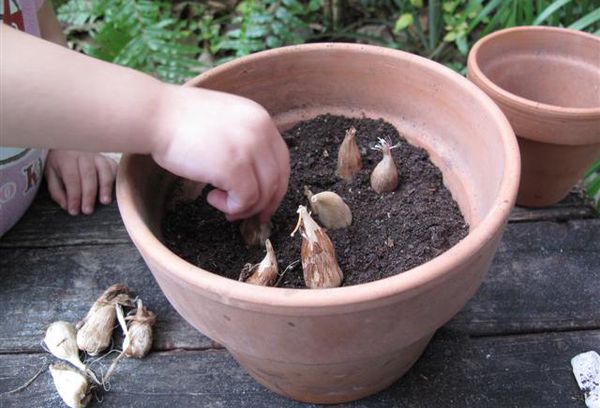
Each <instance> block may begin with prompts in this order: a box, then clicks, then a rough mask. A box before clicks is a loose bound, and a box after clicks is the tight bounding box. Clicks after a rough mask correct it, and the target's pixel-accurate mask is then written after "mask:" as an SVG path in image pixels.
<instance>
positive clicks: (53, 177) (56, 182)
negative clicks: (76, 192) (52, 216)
mask: <svg viewBox="0 0 600 408" xmlns="http://www.w3.org/2000/svg"><path fill="white" fill-rule="evenodd" d="M46 183H48V192H49V193H50V197H52V199H53V200H54V201H55V202H56V203H57V204H58V205H60V207H61V208H62V209H63V210H66V209H67V195H66V193H65V188H64V186H63V184H62V183H61V181H60V178H59V177H58V175H57V174H56V171H55V170H54V168H53V167H52V166H46Z"/></svg>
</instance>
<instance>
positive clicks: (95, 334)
mask: <svg viewBox="0 0 600 408" xmlns="http://www.w3.org/2000/svg"><path fill="white" fill-rule="evenodd" d="M115 304H120V305H126V306H130V305H131V297H130V295H129V289H128V288H127V286H125V285H123V284H116V285H113V286H111V287H109V288H108V289H106V290H105V291H104V293H103V294H102V295H101V296H100V297H99V298H98V299H97V300H96V302H94V304H93V305H92V307H91V308H90V311H89V312H88V314H87V315H86V316H85V318H84V319H83V320H82V321H81V322H79V323H78V324H77V328H78V331H77V346H78V347H79V349H80V350H83V351H85V352H87V353H88V354H89V355H92V356H95V355H97V354H99V353H100V352H101V351H103V350H105V349H106V348H108V346H109V345H110V342H111V338H112V332H113V328H114V325H115V320H116V314H115Z"/></svg>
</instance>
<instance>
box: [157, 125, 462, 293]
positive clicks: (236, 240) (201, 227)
mask: <svg viewBox="0 0 600 408" xmlns="http://www.w3.org/2000/svg"><path fill="white" fill-rule="evenodd" d="M352 126H354V127H355V128H356V130H357V132H356V141H357V143H358V146H359V148H360V149H361V152H362V160H363V169H362V170H361V171H360V173H359V174H358V175H357V177H356V178H355V180H354V181H353V182H352V183H349V184H348V183H346V182H344V181H342V180H340V179H338V178H337V177H336V176H335V174H334V172H335V168H336V163H337V152H338V147H339V146H340V144H341V142H342V140H343V138H344V135H345V133H346V130H347V129H349V128H350V127H352ZM283 137H284V139H285V141H286V143H287V145H288V147H289V149H290V155H291V167H292V174H291V178H290V184H289V189H288V193H287V196H286V197H285V199H284V200H283V202H282V204H281V206H280V208H279V210H278V211H277V212H276V214H275V215H274V217H273V220H272V221H273V232H272V235H271V238H270V239H271V242H272V243H273V246H274V248H275V251H276V253H277V258H278V262H279V271H280V273H281V272H283V271H284V270H285V269H286V268H287V267H288V266H290V265H291V267H289V268H288V270H287V271H286V273H285V274H284V275H283V276H282V277H281V278H280V279H279V281H278V286H282V287H292V288H303V287H304V279H303V276H302V265H301V264H300V263H298V262H295V261H298V260H299V259H300V244H301V240H302V238H301V236H300V234H296V235H295V236H294V237H290V232H291V231H292V230H293V229H294V226H295V225H296V222H297V220H298V215H297V213H296V210H297V209H298V205H300V204H302V205H307V206H308V201H307V199H306V197H305V196H304V195H303V187H304V186H305V185H307V186H308V187H309V188H310V189H311V190H312V192H313V193H315V194H316V193H319V192H321V191H326V190H329V191H334V192H336V193H337V194H339V195H340V196H341V197H342V198H343V199H344V201H345V202H346V203H347V204H348V206H349V207H350V209H351V211H352V216H353V219H352V225H351V226H350V227H348V228H346V229H341V230H334V231H328V235H329V237H330V238H331V240H332V242H333V244H334V246H335V249H336V255H337V260H338V263H339V265H340V267H341V269H342V271H343V272H344V282H343V285H344V286H348V285H356V284H359V283H365V282H370V281H373V280H377V279H382V278H386V277H388V276H391V275H394V274H397V273H400V272H403V271H406V270H408V269H411V268H413V267H415V266H418V265H420V264H422V263H424V262H427V261H429V260H431V259H432V258H434V257H436V256H438V255H440V254H441V253H442V252H444V251H446V250H448V249H449V248H450V247H452V246H453V245H454V244H456V243H457V242H458V241H460V240H461V239H462V238H464V237H465V236H466V235H467V232H468V225H467V223H466V222H465V220H464V218H463V216H462V214H461V213H460V210H459V209H458V205H457V204H456V202H455V201H454V200H453V199H452V196H451V194H450V192H449V191H448V190H447V189H446V187H444V184H443V182H442V174H441V172H440V171H439V169H438V168H437V167H436V166H435V165H433V164H432V163H431V161H430V160H429V158H428V154H427V152H426V151H425V150H423V149H421V148H418V147H415V146H413V145H410V144H409V143H408V142H407V141H406V140H405V139H404V138H403V137H401V136H400V135H399V134H398V131H397V130H396V128H394V127H393V126H392V125H391V124H389V123H387V122H385V121H383V120H382V119H379V120H373V119H351V118H345V117H341V116H332V115H322V116H319V117H317V118H314V119H312V120H308V121H305V122H301V123H298V124H297V125H296V126H295V127H293V128H292V129H290V130H288V131H286V132H285V133H284V134H283ZM378 138H383V139H386V140H388V141H391V144H398V147H397V148H396V149H394V150H393V156H394V161H395V163H396V165H397V167H398V171H399V174H400V178H399V179H400V182H399V185H398V188H397V189H396V191H394V192H391V193H385V194H383V195H379V194H377V193H375V192H374V191H373V189H372V188H371V186H370V182H369V176H370V174H371V171H372V170H373V168H374V167H375V166H376V165H377V163H378V162H379V161H380V160H381V153H380V152H378V151H375V150H372V149H371V148H370V147H371V146H373V145H374V144H375V143H376V142H377V140H378ZM315 220H316V221H317V222H318V216H315ZM162 230H163V236H164V242H165V244H166V245H167V247H169V248H170V249H171V250H172V251H173V252H175V253H176V254H177V255H179V256H181V257H182V258H184V259H186V260H187V261H188V262H191V263H192V264H195V265H198V266H200V267H202V268H204V269H206V270H209V271H212V272H215V273H218V274H220V275H222V276H226V277H228V278H231V279H236V280H237V279H238V276H239V273H240V271H241V270H242V267H243V266H244V264H245V263H258V262H260V261H261V260H262V258H263V257H264V255H265V252H264V248H262V247H261V248H258V247H257V248H246V246H245V244H244V242H243V240H242V238H241V236H240V233H239V223H234V224H230V223H229V222H227V221H226V220H225V218H224V216H223V215H222V214H221V213H219V212H218V211H217V210H215V209H213V208H212V207H211V206H209V205H208V204H207V203H206V201H205V200H204V197H200V198H198V199H197V200H195V201H193V202H191V203H184V204H177V205H176V206H175V207H174V208H173V209H171V210H169V211H167V212H166V214H165V216H164V218H163V223H162Z"/></svg>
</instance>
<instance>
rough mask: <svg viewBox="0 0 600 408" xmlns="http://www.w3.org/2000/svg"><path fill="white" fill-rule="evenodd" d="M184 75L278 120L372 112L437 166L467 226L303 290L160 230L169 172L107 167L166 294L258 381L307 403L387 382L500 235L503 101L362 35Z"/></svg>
mask: <svg viewBox="0 0 600 408" xmlns="http://www.w3.org/2000/svg"><path fill="white" fill-rule="evenodd" d="M188 85H189V86H198V87H200V86H202V87H205V88H210V89H216V90H220V91H227V92H232V93H236V94H239V95H243V96H246V97H248V98H251V99H253V100H255V101H257V102H259V103H261V104H262V105H263V106H265V107H266V108H267V109H268V110H269V112H270V113H271V114H272V116H273V118H274V120H275V121H276V123H277V124H278V126H279V127H280V129H282V130H283V129H286V128H288V127H290V126H291V125H293V124H294V123H296V122H298V121H300V120H304V119H309V118H312V117H314V116H315V115H318V114H323V113H334V114H344V115H347V116H355V117H360V116H362V115H366V116H368V117H372V118H380V117H382V118H384V119H385V120H387V121H389V122H391V123H392V124H394V125H395V126H396V127H397V128H398V130H399V131H400V132H401V133H402V134H404V135H405V136H406V137H407V138H408V139H409V140H410V141H411V142H412V143H414V144H416V145H419V146H422V147H424V148H425V149H427V150H428V151H429V153H430V155H431V158H432V160H433V161H434V162H435V163H436V164H437V166H438V167H440V168H441V170H442V172H443V174H444V181H445V183H446V184H447V186H448V187H449V189H450V190H451V192H452V194H453V195H454V197H455V199H456V200H457V202H458V203H459V206H460V208H461V210H462V212H463V214H464V215H465V217H466V219H467V221H468V222H469V224H470V232H469V234H468V235H467V237H465V238H464V239H463V240H462V241H461V242H460V243H458V244H457V245H455V246H454V247H453V248H451V249H450V250H448V251H447V252H445V253H444V254H442V255H440V256H439V257H437V258H435V259H433V260H431V261H430V262H427V263H425V264H423V265H421V266H419V267H417V268H414V269H412V270H409V271H407V272H404V273H401V274H398V275H396V276H393V277H389V278H386V279H382V280H380V281H375V282H370V283H366V284H362V285H356V286H348V287H341V288H335V289H319V290H308V289H284V288H268V287H257V286H253V285H249V284H245V283H241V282H237V281H233V280H230V279H226V278H224V277H221V276H219V275H216V274H213V273H211V272H209V271H206V270H203V269H201V268H198V267H196V266H194V265H191V264H189V263H187V262H186V261H184V260H183V259H181V258H179V257H177V256H176V255H175V254H173V253H172V252H171V251H170V250H168V249H167V248H166V247H165V246H164V245H163V244H162V243H161V241H160V238H161V230H160V220H161V215H162V213H163V207H164V202H165V195H166V192H167V191H168V190H169V188H170V186H171V185H172V183H173V181H174V177H173V176H172V175H170V174H168V173H167V172H165V171H163V170H162V169H160V168H159V167H158V166H157V165H156V164H155V163H154V162H153V161H152V160H151V158H149V157H145V156H135V155H133V156H132V155H129V156H125V157H124V159H123V160H122V162H121V165H120V167H119V175H118V181H117V197H118V202H119V208H120V210H121V214H122V217H123V221H124V223H125V226H126V227H127V230H128V231H129V234H130V235H131V238H132V240H133V242H134V243H135V245H136V246H137V248H138V249H139V251H140V253H141V254H142V256H143V257H144V259H145V261H146V263H147V264H148V266H149V268H150V270H151V271H152V273H153V274H154V277H155V278H156V280H157V281H158V283H159V285H160V287H161V288H162V290H163V292H164V294H165V295H166V296H167V298H168V299H169V301H170V302H171V304H172V305H173V306H174V307H175V309H177V311H178V312H179V313H180V314H181V315H182V316H183V317H184V318H185V319H187V321H189V322H190V323H191V324H192V325H194V326H195V327H196V328H197V329H198V330H200V331H201V332H202V333H204V334H206V335H207V336H209V337H211V338H212V339H214V340H216V341H218V342H219V343H221V344H223V345H225V347H227V349H228V350H229V351H230V352H231V354H232V355H233V356H234V357H235V359H236V360H237V361H238V362H239V363H240V364H241V365H242V366H243V367H245V368H246V370H247V371H248V372H249V373H250V374H251V375H252V376H253V377H254V378H255V379H256V380H257V381H259V382H260V383H262V384H264V385H265V386H267V387H268V388H270V389H271V390H273V391H275V392H277V393H280V394H282V395H285V396H287V397H290V398H293V399H296V400H300V401H305V402H313V403H338V402H344V401H351V400H355V399H358V398H361V397H364V396H367V395H369V394H372V393H375V392H377V391H379V390H381V389H383V388H385V387H387V386H388V385H390V384H391V383H393V382H394V381H396V380H397V379H398V378H399V377H400V376H402V374H404V373H405V372H406V371H407V370H408V369H409V368H410V367H411V366H412V364H413V363H414V362H415V361H416V360H417V359H418V357H419V356H420V355H421V353H422V352H423V350H424V349H425V347H426V345H427V343H428V342H429V340H430V339H431V337H432V336H433V334H434V332H435V331H436V330H437V329H438V328H439V327H440V326H442V325H443V324H444V323H446V322H447V321H448V320H449V319H450V318H452V317H453V316H454V315H455V314H456V313H457V312H458V311H459V310H460V309H461V308H462V307H463V306H464V305H465V303H466V302H467V301H468V300H469V299H470V298H471V297H472V296H473V294H474V293H475V291H476V290H477V288H478V287H479V285H480V283H481V281H482V279H483V276H484V274H485V273H486V271H487V270H488V267H489V265H490V262H491V260H492V257H493V255H494V253H495V251H496V247H497V245H498V243H499V241H500V238H501V236H502V232H503V230H504V226H505V223H506V221H507V219H508V215H509V213H510V210H511V208H512V206H513V204H514V200H515V198H516V192H517V186H518V180H519V153H518V146H517V143H516V140H515V137H514V133H513V132H512V129H511V128H510V125H509V123H508V121H507V120H506V118H505V117H504V115H503V114H502V112H501V111H500V110H499V109H498V107H497V106H496V105H495V104H494V103H493V102H492V100H491V99H490V98H488V97H487V96H486V95H485V94H484V93H483V92H481V91H480V90H479V89H478V88H477V87H476V86H475V85H473V84H472V83H470V82H469V81H467V80H466V79H465V78H463V77H461V76H460V75H458V74H456V73H454V72H452V71H451V70H449V69H447V68H445V67H443V66H441V65H439V64H436V63H434V62H432V61H428V60H426V59H424V58H420V57H417V56H415V55H411V54H408V53H404V52H400V51H395V50H390V49H384V48H379V47H373V46H366V45H352V44H312V45H302V46H294V47H287V48H280V49H276V50H272V51H266V52H261V53H258V54H254V55H252V56H249V57H245V58H241V59H239V60H235V61H233V62H230V63H228V64H225V65H223V66H220V67H218V68H215V69H213V70H211V71H209V72H207V73H205V74H203V75H200V76H199V77H197V78H196V79H194V80H193V81H191V82H190V83H189V84H188ZM224 119H226V118H224ZM332 148H333V149H334V150H335V149H336V147H335V146H333V147H332ZM332 166H334V167H335V164H334V163H333V162H332ZM332 168H333V167H332ZM391 222H394V220H392V221H391ZM397 222H402V220H397Z"/></svg>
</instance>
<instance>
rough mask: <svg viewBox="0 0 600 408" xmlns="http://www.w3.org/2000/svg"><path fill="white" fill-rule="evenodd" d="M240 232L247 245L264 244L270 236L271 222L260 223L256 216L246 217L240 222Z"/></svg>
mask: <svg viewBox="0 0 600 408" xmlns="http://www.w3.org/2000/svg"><path fill="white" fill-rule="evenodd" d="M240 234H241V235H242V238H243V239H244V242H245V243H246V246H248V247H254V246H259V245H264V243H265V241H266V240H267V238H269V237H270V236H271V224H270V223H266V224H261V222H260V220H259V219H258V216H257V215H255V216H253V217H250V218H247V219H245V220H244V221H242V222H241V224H240Z"/></svg>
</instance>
